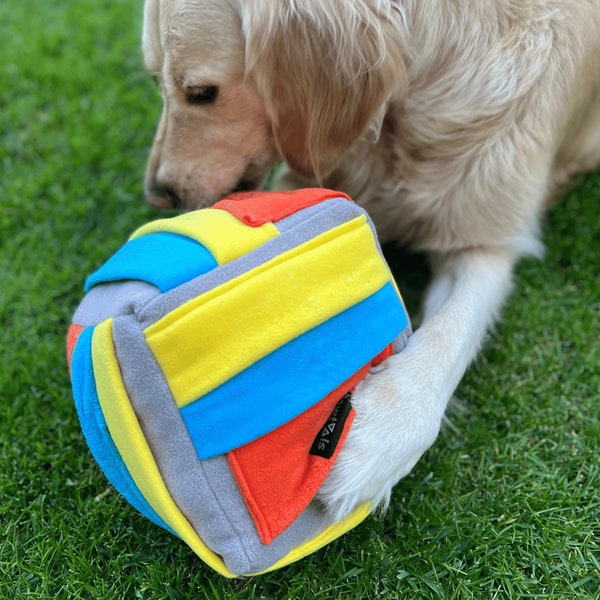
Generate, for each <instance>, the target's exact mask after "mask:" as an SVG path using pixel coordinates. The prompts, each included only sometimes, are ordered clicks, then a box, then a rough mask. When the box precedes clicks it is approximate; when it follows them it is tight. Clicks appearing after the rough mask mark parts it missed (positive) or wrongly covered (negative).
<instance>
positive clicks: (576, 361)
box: [0, 0, 600, 600]
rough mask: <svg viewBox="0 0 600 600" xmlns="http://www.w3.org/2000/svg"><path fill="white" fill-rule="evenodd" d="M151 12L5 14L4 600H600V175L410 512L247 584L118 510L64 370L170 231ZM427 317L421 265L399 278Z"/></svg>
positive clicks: (479, 375) (421, 468) (525, 277)
mask: <svg viewBox="0 0 600 600" xmlns="http://www.w3.org/2000/svg"><path fill="white" fill-rule="evenodd" d="M141 4H142V3H141V0H140V2H126V1H124V0H113V1H112V2H107V1H101V0H96V1H95V2H91V1H90V0H80V1H79V2H73V1H66V2H62V3H59V2H33V1H32V0H4V2H2V3H0V40H2V41H1V46H0V48H1V50H0V90H1V91H0V138H1V142H0V165H1V166H0V169H1V172H0V282H1V283H0V286H1V287H0V528H1V529H0V531H1V535H0V598H7V599H10V600H15V599H20V598H51V599H54V598H69V599H71V598H90V599H98V598H101V599H105V598H106V599H120V598H144V599H152V598H167V599H177V598H211V599H218V598H249V599H250V598H276V599H286V598H289V599H302V598H307V599H308V598H311V599H324V598H348V599H352V598H356V599H374V598H457V599H463V598H465V599H468V598H474V599H479V598H483V599H487V598H511V599H512V598H558V599H565V598H599V597H600V539H599V536H600V497H599V490H600V463H599V461H598V442H599V441H600V426H599V418H598V412H599V411H598V406H599V400H600V392H599V390H600V369H599V368H598V365H599V362H600V301H599V299H600V284H599V283H598V275H599V273H598V265H599V256H600V220H599V214H600V212H599V208H598V207H599V201H600V174H598V173H597V174H595V175H590V176H588V177H586V178H584V179H583V180H582V181H581V182H580V184H579V185H578V186H577V187H576V188H575V189H573V190H572V191H571V192H570V193H569V194H568V195H567V196H566V197H565V198H564V199H563V201H562V202H561V204H559V205H558V206H556V207H555V208H554V209H553V210H552V212H551V213H550V215H549V217H548V220H547V227H546V229H547V235H546V242H547V246H548V252H547V256H546V259H545V261H543V262H538V261H534V260H527V261H525V262H523V263H522V264H521V265H520V266H519V268H518V272H517V277H516V279H517V281H516V287H515V292H514V294H513V295H512V297H511V299H510V301H509V303H508V304H507V306H506V309H505V311H504V318H503V320H502V322H501V323H500V324H499V325H498V327H497V329H496V331H495V332H494V333H493V334H492V335H491V336H490V339H489V341H488V342H487V344H486V346H485V349H484V352H483V353H482V354H481V356H480V358H479V359H478V361H477V362H476V363H475V364H474V365H473V367H472V368H471V369H470V370H469V372H468V374H467V376H466V377H465V379H464V381H463V382H462V384H461V386H460V388H459V390H458V392H457V397H458V399H459V402H458V404H457V407H456V408H453V409H452V411H451V419H452V423H453V425H454V428H453V429H450V428H447V429H446V430H445V431H444V432H443V433H442V435H441V436H440V438H439V440H438V442H437V443H436V445H435V446H434V448H433V449H432V450H431V451H429V452H428V453H427V454H426V456H425V457H424V458H423V460H422V461H421V462H420V463H419V464H418V465H417V467H416V468H415V470H414V472H413V473H412V474H411V475H410V476H409V477H408V478H406V479H405V480H404V481H402V482H401V483H400V484H399V485H398V486H397V488H396V490H395V493H394V496H393V501H392V505H391V507H390V510H389V512H388V513H387V514H386V515H385V517H383V518H381V519H374V518H372V519H368V520H367V521H366V522H365V523H363V524H362V525H361V526H359V527H358V528H356V529H355V530H353V531H352V532H350V533H349V534H347V535H346V536H344V537H343V538H341V539H339V540H337V541H336V542H334V543H332V544H331V545H329V546H328V547H327V548H325V549H323V550H321V551H320V552H318V553H316V554H314V555H312V556H311V557H309V558H307V559H305V560H303V561H301V562H299V563H296V564H294V565H292V566H290V567H288V568H285V569H284V570H281V571H279V572H276V573H274V574H269V575H266V576H263V577H256V578H250V579H245V580H233V581H229V580H226V579H223V578H221V577H220V576H219V575H216V574H214V573H212V572H211V571H209V570H208V569H207V568H206V567H204V566H203V564H202V563H201V562H200V561H199V559H197V558H196V557H195V555H194V554H193V553H192V552H191V551H190V550H189V549H188V548H187V547H186V546H184V544H183V543H181V542H180V541H179V540H177V539H175V538H173V537H171V536H170V535H169V534H168V533H166V532H164V531H162V530H160V529H159V528H157V527H155V526H154V525H152V524H150V523H149V522H147V521H145V520H144V519H143V518H142V517H140V516H139V515H138V514H137V513H135V511H134V510H133V509H131V508H129V507H128V505H127V504H126V503H125V502H124V501H123V500H122V499H121V498H120V497H119V496H118V495H117V494H115V493H111V490H110V487H109V486H108V484H107V481H106V480H105V478H104V476H103V475H102V473H101V472H100V470H99V469H98V467H97V466H96V465H95V464H94V462H93V461H92V459H91V457H90V454H89V452H88V450H87V448H86V445H85V442H84V440H83V437H82V435H81V432H80V430H79V425H78V422H77V418H76V415H75V411H74V408H73V403H72V399H71V393H70V387H69V380H68V375H67V370H66V366H65V358H64V338H65V332H66V328H67V325H68V322H69V318H70V315H71V313H72V311H73V310H74V308H75V307H76V305H77V303H78V301H79V299H80V298H81V295H82V291H81V287H82V282H83V279H84V277H85V276H86V275H87V274H88V273H89V272H90V271H91V270H92V269H94V268H95V267H96V266H98V265H99V264H100V263H101V262H102V261H103V259H105V258H106V257H107V256H108V255H109V254H110V253H111V252H112V251H113V250H114V249H116V248H117V247H118V246H119V245H120V244H121V243H122V242H123V241H124V239H125V237H126V235H127V234H128V233H129V232H130V231H132V230H133V229H134V228H135V227H137V226H138V225H140V224H141V223H143V222H145V221H147V220H148V219H150V218H155V217H156V216H158V213H156V212H153V211H152V210H151V209H149V208H148V207H146V206H145V204H144V203H143V201H142V185H141V182H142V174H143V169H144V163H145V159H146V156H147V152H148V149H149V146H150V144H151V140H152V135H153V130H154V127H155V124H156V121H157V119H158V115H159V112H160V100H159V97H158V94H157V92H156V91H155V88H154V85H153V83H152V82H151V80H150V78H149V77H147V76H146V75H145V73H144V71H143V69H142V61H141V55H140V51H139V37H140V22H141V11H142V6H141ZM390 260H391V261H392V262H393V264H394V266H395V268H396V269H397V270H398V274H399V281H400V285H401V288H402V289H403V291H404V292H405V294H406V297H407V299H408V301H409V303H410V304H411V305H412V306H414V303H415V301H416V298H417V297H418V292H419V291H420V290H419V288H420V287H421V285H422V281H423V278H422V276H421V272H420V271H421V267H420V263H418V262H416V263H415V262H414V261H408V262H410V264H409V266H408V267H407V273H400V271H401V270H403V269H402V263H404V262H406V261H405V259H404V258H403V257H402V256H401V255H395V256H390Z"/></svg>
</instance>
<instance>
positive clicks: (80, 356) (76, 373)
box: [71, 327, 176, 535]
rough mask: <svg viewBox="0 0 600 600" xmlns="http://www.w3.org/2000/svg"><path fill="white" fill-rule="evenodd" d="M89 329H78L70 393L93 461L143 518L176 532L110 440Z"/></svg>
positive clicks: (92, 330)
mask: <svg viewBox="0 0 600 600" xmlns="http://www.w3.org/2000/svg"><path fill="white" fill-rule="evenodd" d="M93 332H94V329H93V328H92V327H88V328H87V329H84V330H83V331H82V332H81V335H80V336H79V339H78V340H77V344H76V346H75V350H74V351H73V357H72V360H71V378H72V381H73V396H74V397H75V408H76V409H77V414H78V415H79V421H80V423H81V429H82V431H83V435H84V436H85V439H86V442H87V444H88V446H89V448H90V450H91V452H92V455H93V456H94V458H95V459H96V462H97V463H98V465H100V468H101V469H102V470H103V471H104V474H105V475H106V477H107V478H108V480H109V481H110V482H111V484H112V485H113V486H114V487H115V489H116V490H117V491H118V492H119V493H120V494H121V495H122V496H123V497H124V498H125V499H126V500H127V501H128V502H129V503H130V504H131V505H132V506H133V507H134V508H136V509H137V510H138V511H139V512H140V513H142V514H143V515H144V516H145V517H147V518H148V519H150V520H151V521H152V522H153V523H155V524H156V525H159V526H160V527H163V528H165V529H166V530H167V531H170V532H171V533H173V534H174V535H176V534H175V533H174V532H173V530H172V529H171V528H170V527H169V526H168V525H167V524H166V523H165V522H164V521H163V520H162V519H161V518H160V516H159V515H158V514H157V513H156V511H155V510H154V509H153V508H152V507H151V506H150V504H149V503H148V501H147V500H146V498H145V497H144V496H143V494H142V493H141V492H140V490H139V488H138V487H137V485H136V483H135V481H134V480H133V478H132V477H131V475H130V473H129V470H128V469H127V467H126V466H125V463H124V462H123V460H122V459H121V455H120V454H119V451H118V450H117V447H116V446H115V444H114V442H113V441H112V438H111V436H110V432H109V430H108V426H107V424H106V420H105V419H104V414H103V412H102V407H101V406H100V401H99V399H98V393H97V392H96V379H95V377H94V368H93V365H92V335H93Z"/></svg>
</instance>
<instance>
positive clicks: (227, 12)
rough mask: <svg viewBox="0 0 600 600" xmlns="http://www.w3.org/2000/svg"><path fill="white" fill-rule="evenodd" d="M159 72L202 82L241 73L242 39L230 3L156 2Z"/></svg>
mask: <svg viewBox="0 0 600 600" xmlns="http://www.w3.org/2000/svg"><path fill="white" fill-rule="evenodd" d="M158 18H159V25H158V32H157V33H158V35H159V39H160V48H161V54H162V60H161V63H162V65H161V71H162V72H163V73H164V74H168V75H169V77H170V78H171V79H173V80H178V81H183V80H189V82H190V83H202V81H203V80H206V81H210V80H211V79H212V80H214V83H218V82H219V79H220V78H223V77H224V76H225V77H227V76H241V75H243V69H244V40H243V35H242V26H241V20H240V18H239V13H238V10H237V9H236V8H235V6H234V5H233V3H230V2H227V1H225V2H223V1H221V2H215V1H214V0H169V1H167V2H161V3H160V14H159V15H158Z"/></svg>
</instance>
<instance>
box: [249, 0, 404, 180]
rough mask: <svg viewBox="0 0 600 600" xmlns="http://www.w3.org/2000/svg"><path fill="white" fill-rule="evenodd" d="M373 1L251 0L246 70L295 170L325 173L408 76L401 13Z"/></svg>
mask: <svg viewBox="0 0 600 600" xmlns="http://www.w3.org/2000/svg"><path fill="white" fill-rule="evenodd" d="M391 4H392V3H391V2H385V1H383V2H382V1H378V2H377V1H376V0H358V1H354V2H347V0H304V1H303V2H302V3H297V2H288V1H286V2H281V1H279V0H274V1H272V2H269V1H266V0H265V1H257V0H246V1H242V3H241V7H242V9H241V16H242V25H243V29H244V34H245V36H246V70H247V73H248V75H249V76H251V77H252V78H253V79H254V81H255V82H256V85H257V87H258V91H259V93H260V94H261V95H262V97H263V99H264V101H265V103H266V108H267V111H268V114H269V116H270V117H271V119H272V121H273V131H274V135H275V139H276V141H277V144H278V146H279V150H280V152H281V153H282V155H283V156H284V157H285V159H286V160H287V162H288V164H289V165H290V167H291V168H292V169H294V170H295V171H297V172H298V173H299V174H301V175H304V176H307V177H316V178H317V179H319V180H321V179H322V177H323V176H324V175H326V174H327V173H328V172H330V171H331V170H332V169H333V168H334V167H335V166H336V164H337V163H338V161H339V160H340V158H341V156H342V154H343V153H344V152H345V151H346V150H347V149H348V147H349V146H350V145H351V144H352V143H353V142H354V141H355V140H356V139H357V138H358V137H359V136H360V135H362V134H363V133H364V132H365V130H366V129H367V128H368V127H369V125H370V124H371V122H372V120H373V119H374V118H375V117H376V115H377V114H378V112H379V110H378V109H380V108H381V106H382V105H383V104H384V103H385V102H386V101H387V100H388V98H389V96H390V94H391V93H392V91H394V90H396V89H402V88H403V87H404V84H405V81H406V70H405V65H404V60H403V53H402V48H403V43H402V40H403V39H404V36H405V27H404V21H403V16H402V14H401V12H399V10H398V9H397V8H393V7H391V6H390V5H391Z"/></svg>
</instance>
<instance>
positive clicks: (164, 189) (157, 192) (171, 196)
mask: <svg viewBox="0 0 600 600" xmlns="http://www.w3.org/2000/svg"><path fill="white" fill-rule="evenodd" d="M145 195H146V202H148V204H150V205H151V206H154V207H156V208H181V205H182V202H181V198H180V197H179V195H178V194H177V192H176V191H175V190H174V189H173V188H172V187H171V186H168V185H161V186H151V187H146V189H145Z"/></svg>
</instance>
